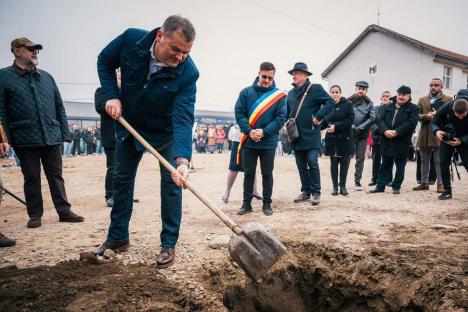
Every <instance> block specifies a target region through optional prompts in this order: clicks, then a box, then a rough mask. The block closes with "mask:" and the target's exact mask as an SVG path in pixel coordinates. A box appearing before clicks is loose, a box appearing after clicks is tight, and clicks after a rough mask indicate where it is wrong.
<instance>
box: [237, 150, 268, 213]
mask: <svg viewBox="0 0 468 312" xmlns="http://www.w3.org/2000/svg"><path fill="white" fill-rule="evenodd" d="M259 158H260V169H261V171H262V187H263V203H265V204H269V203H271V194H272V193H273V167H274V164H275V150H274V149H252V148H244V149H243V150H242V165H243V167H244V201H247V202H251V201H252V194H253V187H254V181H255V171H256V169H257V160H258V159H259Z"/></svg>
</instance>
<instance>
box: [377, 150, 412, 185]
mask: <svg viewBox="0 0 468 312" xmlns="http://www.w3.org/2000/svg"><path fill="white" fill-rule="evenodd" d="M394 163H395V167H396V171H395V177H394V178H393V182H392V189H394V190H399V189H400V188H401V184H402V183H403V180H404V178H405V167H406V158H393V157H388V156H382V164H381V165H380V169H379V175H378V177H377V185H376V189H379V190H384V189H385V185H387V183H388V181H389V179H390V177H391V176H392V168H393V164H394Z"/></svg>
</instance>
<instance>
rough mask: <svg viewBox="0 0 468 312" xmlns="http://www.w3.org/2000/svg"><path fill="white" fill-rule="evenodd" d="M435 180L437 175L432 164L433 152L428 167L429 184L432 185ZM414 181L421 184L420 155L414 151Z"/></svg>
mask: <svg viewBox="0 0 468 312" xmlns="http://www.w3.org/2000/svg"><path fill="white" fill-rule="evenodd" d="M436 180H437V173H436V170H435V163H434V152H433V153H432V154H431V163H430V165H429V183H430V184H433V183H435V181H436ZM416 181H417V182H418V183H421V182H422V181H421V154H420V153H419V150H418V151H416Z"/></svg>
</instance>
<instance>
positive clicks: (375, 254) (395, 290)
mask: <svg viewBox="0 0 468 312" xmlns="http://www.w3.org/2000/svg"><path fill="white" fill-rule="evenodd" d="M288 247H289V255H288V256H287V257H286V258H285V259H283V261H282V263H281V264H279V265H277V266H276V267H275V269H274V270H272V272H271V273H270V274H269V275H267V276H265V277H264V278H263V279H262V280H261V281H260V282H258V283H253V282H246V283H245V284H241V283H234V284H229V283H227V285H225V287H226V290H225V292H224V299H223V301H224V305H225V306H226V307H227V308H228V310H229V311H242V312H249V311H270V312H274V311H336V312H344V311H351V312H352V311H356V312H357V311H360V312H361V311H404V312H418V311H460V312H462V311H466V310H465V309H467V308H468V297H467V292H466V289H467V288H466V287H467V285H468V278H467V272H464V270H463V269H462V267H463V265H462V264H463V260H462V259H459V260H460V261H461V262H460V263H459V264H460V265H459V266H457V265H453V263H452V262H450V261H446V260H445V259H444V255H441V254H435V253H431V252H428V251H427V250H424V251H422V252H421V251H419V252H404V251H401V250H400V251H395V250H386V248H379V247H374V248H372V249H371V250H369V251H367V252H361V253H356V252H349V251H345V250H342V249H340V248H333V247H330V246H319V245H312V244H304V245H300V246H298V247H292V246H291V244H289V246H288ZM415 254H418V256H417V257H414V256H415ZM423 254H424V255H423ZM421 257H427V259H428V260H427V261H424V260H423V261H421V260H422V259H424V258H421ZM452 260H453V259H452ZM455 262H456V261H455ZM434 264H436V265H434ZM219 274H220V275H223V276H224V277H225V278H226V279H229V276H230V272H227V273H226V272H219ZM214 275H216V274H214ZM221 279H222V278H221ZM218 281H219V278H218Z"/></svg>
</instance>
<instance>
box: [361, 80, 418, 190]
mask: <svg viewBox="0 0 468 312" xmlns="http://www.w3.org/2000/svg"><path fill="white" fill-rule="evenodd" d="M418 119H419V108H418V107H417V106H416V105H415V104H413V103H411V88H410V87H408V86H401V87H399V88H398V90H397V95H396V96H394V97H393V98H391V103H390V104H387V105H385V106H383V107H382V110H381V113H379V114H378V116H377V121H376V123H377V127H378V129H379V132H380V134H381V135H382V139H381V142H380V152H381V154H382V164H381V165H380V170H379V175H378V177H377V185H376V186H375V189H373V190H370V191H369V193H383V192H384V191H385V185H386V184H387V182H388V180H389V178H390V175H391V174H392V168H393V164H395V166H396V172H395V177H394V178H393V183H392V188H393V194H400V188H401V184H402V183H403V179H404V178H405V166H406V161H407V159H408V153H409V149H410V145H411V137H412V136H413V132H414V129H415V128H416V125H417V124H418Z"/></svg>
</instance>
